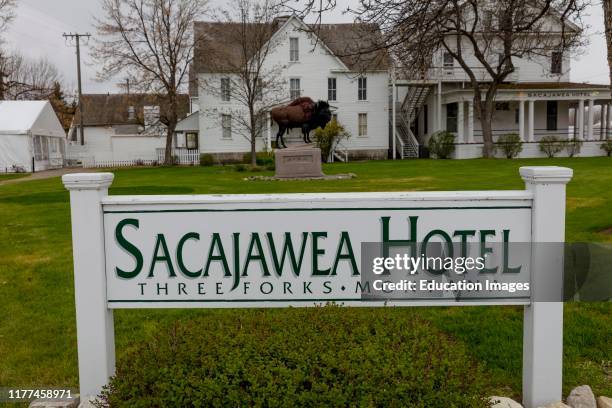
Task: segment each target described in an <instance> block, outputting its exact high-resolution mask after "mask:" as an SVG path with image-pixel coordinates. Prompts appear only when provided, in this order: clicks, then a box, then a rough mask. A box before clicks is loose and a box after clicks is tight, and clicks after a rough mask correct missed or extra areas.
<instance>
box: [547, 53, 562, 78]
mask: <svg viewBox="0 0 612 408" xmlns="http://www.w3.org/2000/svg"><path fill="white" fill-rule="evenodd" d="M562 71H563V53H562V52H559V51H555V52H553V53H552V56H551V58H550V73H551V74H561V73H562Z"/></svg>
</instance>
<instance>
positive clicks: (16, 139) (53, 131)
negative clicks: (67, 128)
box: [0, 101, 66, 173]
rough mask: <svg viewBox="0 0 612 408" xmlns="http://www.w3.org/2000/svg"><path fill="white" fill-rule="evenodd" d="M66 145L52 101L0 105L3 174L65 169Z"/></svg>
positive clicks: (12, 102) (0, 158)
mask: <svg viewBox="0 0 612 408" xmlns="http://www.w3.org/2000/svg"><path fill="white" fill-rule="evenodd" d="M65 141H66V132H64V129H63V128H62V125H61V123H60V121H59V119H58V118H57V115H56V114H55V111H54V110H53V107H52V106H51V103H50V102H49V101H0V173H5V172H34V171H40V170H48V169H52V168H59V167H62V166H63V165H64V151H65Z"/></svg>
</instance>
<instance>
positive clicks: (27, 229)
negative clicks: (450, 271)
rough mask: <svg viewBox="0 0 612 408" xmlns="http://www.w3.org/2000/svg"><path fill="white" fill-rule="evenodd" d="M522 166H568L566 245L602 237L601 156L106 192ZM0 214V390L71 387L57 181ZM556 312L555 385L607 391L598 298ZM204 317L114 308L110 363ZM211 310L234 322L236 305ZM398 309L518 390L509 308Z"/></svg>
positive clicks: (446, 183) (121, 178) (390, 178)
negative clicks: (560, 371) (561, 332)
mask: <svg viewBox="0 0 612 408" xmlns="http://www.w3.org/2000/svg"><path fill="white" fill-rule="evenodd" d="M522 165H562V166H568V167H571V168H573V169H574V172H575V176H574V179H573V180H572V182H571V183H570V184H569V185H568V210H567V222H566V234H567V238H568V240H570V241H606V242H611V241H612V235H610V234H609V233H605V232H604V231H605V230H607V229H610V228H611V227H612V211H610V209H611V208H612V188H611V187H612V160H610V159H609V158H588V159H578V158H574V159H551V160H547V159H533V160H466V161H450V160H449V161H441V160H437V161H435V160H418V161H397V162H392V161H383V162H364V163H349V164H336V165H328V166H326V167H325V172H326V173H328V174H333V173H347V172H352V173H355V174H356V175H357V178H356V179H352V180H341V181H284V182H269V181H268V182H266V181H245V180H243V179H244V177H246V176H248V175H249V174H248V173H239V172H235V171H233V169H232V168H231V167H209V168H199V167H194V168H146V169H121V170H116V171H114V173H115V176H116V179H115V182H114V183H113V186H112V188H111V190H110V194H191V193H202V194H208V193H214V194H218V193H274V192H279V193H280V192H283V193H284V192H330V191H406V190H475V189H478V190H481V189H482V190H490V189H522V188H523V182H522V180H521V179H520V176H519V175H518V168H519V167H520V166H522ZM258 174H262V175H265V174H269V173H258ZM0 220H1V225H2V228H1V229H0V239H1V240H2V242H3V245H2V246H1V247H0V310H2V312H3V313H2V316H1V317H0V386H19V387H24V386H42V385H45V386H57V387H60V386H61V387H65V386H72V387H76V386H77V384H78V380H77V364H76V335H75V320H74V319H75V317H74V300H73V299H74V293H73V278H72V257H71V256H72V254H71V241H70V218H69V204H68V193H67V192H66V191H65V190H64V188H63V186H62V184H61V181H60V179H59V178H54V179H48V180H35V181H28V182H24V183H19V184H14V185H3V186H0ZM565 310H566V315H565V358H564V388H565V392H566V393H567V391H568V390H569V389H570V388H571V387H573V386H576V385H579V384H583V383H586V384H590V385H591V386H593V388H594V390H595V393H596V394H607V395H612V372H611V365H612V363H611V362H610V360H611V354H612V353H611V349H610V344H612V317H611V313H610V311H611V306H610V304H568V305H566V307H565ZM214 313H220V312H219V311H207V310H164V311H156V310H137V311H133V310H121V311H117V312H116V313H115V327H116V335H117V337H116V341H117V353H118V358H121V357H122V356H124V355H125V353H126V350H128V345H129V344H130V343H131V342H132V341H134V340H135V339H143V338H146V337H147V336H149V335H151V334H153V333H155V332H157V331H158V330H160V329H161V328H163V327H166V326H168V325H169V324H170V322H172V321H174V320H175V319H179V318H180V319H190V318H192V317H198V318H199V317H200V316H207V315H209V314H214ZM223 313H227V314H228V318H236V316H239V315H240V313H241V311H239V310H229V311H223ZM275 313H280V314H283V313H288V312H286V311H283V310H278V311H275ZM399 313H405V316H406V318H407V319H409V318H410V316H413V315H414V314H415V313H416V314H417V315H418V316H419V318H422V319H426V320H427V321H429V322H430V324H431V325H432V326H433V327H434V328H435V329H436V330H440V331H442V332H444V333H446V335H449V336H451V338H454V339H456V341H458V342H460V343H461V345H462V347H465V348H466V349H467V350H468V352H469V353H470V356H471V357H472V358H473V359H474V361H478V362H480V363H481V364H482V365H483V367H484V369H485V370H486V373H487V374H486V375H487V377H488V380H489V383H490V384H491V385H490V387H491V392H496V393H498V394H505V395H509V396H514V397H518V396H519V394H520V388H521V361H522V360H521V345H522V331H521V322H522V311H521V310H520V308H515V307H488V308H438V309H430V308H428V309H411V310H404V311H400V312H399ZM298 323H299V322H297V321H296V324H298ZM432 352H435V345H432Z"/></svg>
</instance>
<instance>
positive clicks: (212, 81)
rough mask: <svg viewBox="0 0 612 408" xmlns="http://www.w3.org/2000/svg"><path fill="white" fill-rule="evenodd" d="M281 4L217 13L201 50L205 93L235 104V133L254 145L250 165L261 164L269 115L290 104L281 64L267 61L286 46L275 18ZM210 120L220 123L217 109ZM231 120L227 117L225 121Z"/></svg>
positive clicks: (265, 2) (237, 0)
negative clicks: (258, 143)
mask: <svg viewBox="0 0 612 408" xmlns="http://www.w3.org/2000/svg"><path fill="white" fill-rule="evenodd" d="M279 10H280V7H279V3H272V2H271V1H269V0H262V1H257V0H255V1H253V0H233V1H231V2H230V3H228V4H227V5H226V6H225V7H224V8H223V9H221V10H219V11H218V12H217V13H215V20H216V21H215V22H214V23H204V24H203V25H202V27H203V31H204V33H203V34H202V45H203V48H204V52H205V54H204V55H202V57H203V58H206V61H207V62H206V65H207V67H208V68H207V70H208V71H209V72H213V73H216V74H214V75H207V76H206V78H207V79H206V80H205V81H204V82H203V83H201V84H200V86H201V87H202V89H204V90H205V92H207V93H209V94H211V95H212V96H216V97H217V98H220V99H222V100H224V99H225V100H231V101H232V102H233V104H232V106H233V110H232V111H231V112H229V111H228V112H226V113H230V116H229V118H230V120H231V122H232V131H233V132H234V131H236V132H237V133H238V134H240V135H241V136H243V137H245V138H246V139H247V140H248V141H249V143H250V150H251V164H253V165H255V164H256V141H257V137H261V135H262V132H263V129H264V128H265V124H266V120H267V112H268V111H269V109H270V108H271V107H272V106H274V105H277V104H278V103H280V102H281V101H283V100H286V99H288V95H287V94H286V89H285V86H286V84H285V82H284V81H283V80H282V79H281V78H282V77H281V75H280V73H281V71H282V70H283V69H284V68H285V66H284V65H281V64H276V65H275V64H273V63H272V62H271V61H269V59H268V56H269V54H270V52H271V51H273V50H274V49H275V47H276V46H277V45H278V44H279V43H280V42H281V41H282V39H281V37H280V35H279V34H275V31H276V29H277V28H278V27H277V26H276V25H275V17H277V15H278V12H279ZM205 114H208V115H210V116H211V117H214V118H216V119H217V120H220V118H222V116H220V115H219V112H218V111H217V110H216V109H213V111H211V112H205ZM226 118H227V116H226Z"/></svg>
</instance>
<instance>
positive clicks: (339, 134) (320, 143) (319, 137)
mask: <svg viewBox="0 0 612 408" xmlns="http://www.w3.org/2000/svg"><path fill="white" fill-rule="evenodd" d="M349 137H351V134H350V133H349V132H347V131H346V129H344V126H342V125H341V124H340V123H338V122H337V121H336V120H333V119H332V121H331V122H329V123H328V124H327V125H326V126H325V129H321V128H317V129H316V130H315V133H314V138H315V143H316V144H317V147H318V148H319V149H321V158H322V160H323V161H324V162H327V160H328V159H329V155H330V153H331V151H332V149H333V148H334V146H335V145H336V144H337V143H338V142H339V141H340V140H342V139H348V138H349Z"/></svg>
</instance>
